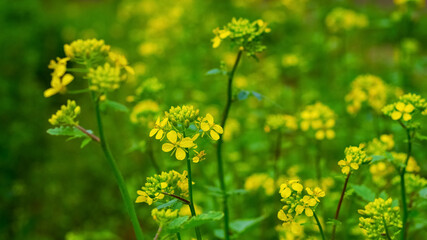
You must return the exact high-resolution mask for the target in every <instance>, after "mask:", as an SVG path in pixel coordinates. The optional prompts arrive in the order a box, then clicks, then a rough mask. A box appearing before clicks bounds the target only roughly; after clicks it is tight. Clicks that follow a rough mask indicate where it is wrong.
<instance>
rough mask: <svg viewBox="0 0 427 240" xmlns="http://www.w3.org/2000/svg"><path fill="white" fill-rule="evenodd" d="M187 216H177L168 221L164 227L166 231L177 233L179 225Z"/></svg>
mask: <svg viewBox="0 0 427 240" xmlns="http://www.w3.org/2000/svg"><path fill="white" fill-rule="evenodd" d="M188 219H189V217H188V216H183V217H178V218H175V219H174V220H172V221H170V222H169V223H168V225H167V227H166V229H165V231H166V232H168V233H177V232H180V231H181V227H182V226H183V225H184V223H186V222H187V221H188Z"/></svg>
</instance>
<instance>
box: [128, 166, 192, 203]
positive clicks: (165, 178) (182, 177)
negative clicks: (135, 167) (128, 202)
mask: <svg viewBox="0 0 427 240" xmlns="http://www.w3.org/2000/svg"><path fill="white" fill-rule="evenodd" d="M137 193H138V195H139V196H138V197H137V199H136V201H135V202H136V203H142V202H145V203H147V204H148V205H151V204H152V203H153V202H157V201H158V200H162V199H164V198H165V195H166V196H167V194H173V195H176V196H179V197H184V198H185V197H188V179H187V171H184V172H183V173H182V174H181V173H179V172H177V171H174V170H172V171H169V172H162V173H161V174H155V175H154V176H153V177H147V181H146V183H145V185H144V186H143V187H142V190H138V191H137Z"/></svg>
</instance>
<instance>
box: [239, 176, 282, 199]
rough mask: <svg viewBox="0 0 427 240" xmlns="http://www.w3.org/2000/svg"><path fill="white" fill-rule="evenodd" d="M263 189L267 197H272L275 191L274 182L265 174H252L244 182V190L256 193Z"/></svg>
mask: <svg viewBox="0 0 427 240" xmlns="http://www.w3.org/2000/svg"><path fill="white" fill-rule="evenodd" d="M261 188H262V189H263V191H264V192H265V194H266V195H267V196H271V195H273V193H274V191H275V186H274V180H273V178H271V177H270V176H269V175H268V174H266V173H256V174H252V175H251V176H249V177H248V178H246V181H245V190H247V191H258V190H259V189H261Z"/></svg>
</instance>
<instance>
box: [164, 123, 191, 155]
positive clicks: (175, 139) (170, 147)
mask: <svg viewBox="0 0 427 240" xmlns="http://www.w3.org/2000/svg"><path fill="white" fill-rule="evenodd" d="M166 138H167V139H168V140H169V142H168V143H164V144H163V145H162V150H163V152H170V151H172V154H175V157H176V159H178V160H184V158H185V157H186V156H187V150H186V149H188V148H192V147H193V146H194V143H193V140H192V139H191V138H189V137H182V135H181V134H178V133H177V132H175V131H173V130H172V131H170V132H168V134H167V135H166Z"/></svg>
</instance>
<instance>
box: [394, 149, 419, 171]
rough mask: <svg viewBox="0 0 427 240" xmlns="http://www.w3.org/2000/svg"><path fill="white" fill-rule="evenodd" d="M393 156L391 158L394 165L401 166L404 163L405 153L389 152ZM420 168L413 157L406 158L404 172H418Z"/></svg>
mask: <svg viewBox="0 0 427 240" xmlns="http://www.w3.org/2000/svg"><path fill="white" fill-rule="evenodd" d="M391 154H392V156H393V160H392V162H393V163H394V164H395V165H396V166H402V165H404V164H405V161H406V153H397V152H392V153H391ZM420 170H421V168H420V167H419V166H418V164H417V161H415V158H414V157H412V156H411V157H409V160H408V165H407V166H406V172H409V173H418V172H420Z"/></svg>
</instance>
